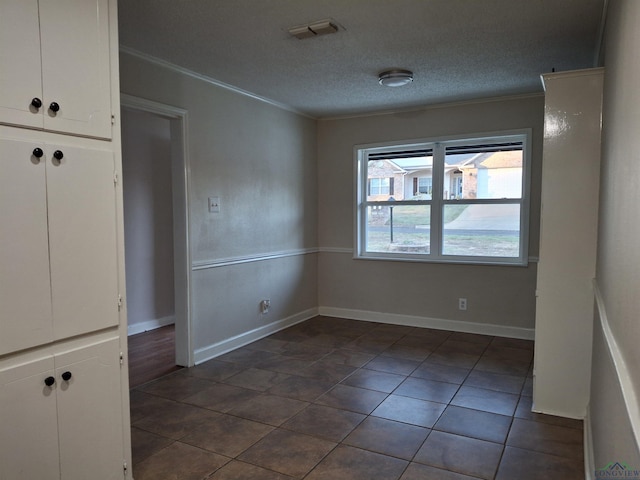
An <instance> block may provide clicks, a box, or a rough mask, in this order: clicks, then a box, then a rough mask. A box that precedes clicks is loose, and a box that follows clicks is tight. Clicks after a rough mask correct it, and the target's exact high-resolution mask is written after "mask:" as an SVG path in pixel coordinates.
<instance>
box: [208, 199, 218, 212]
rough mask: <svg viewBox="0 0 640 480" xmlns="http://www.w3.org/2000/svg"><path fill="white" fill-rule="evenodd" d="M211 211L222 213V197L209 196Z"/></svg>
mask: <svg viewBox="0 0 640 480" xmlns="http://www.w3.org/2000/svg"><path fill="white" fill-rule="evenodd" d="M209 213H220V197H209Z"/></svg>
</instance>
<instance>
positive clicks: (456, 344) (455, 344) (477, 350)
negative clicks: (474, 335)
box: [435, 333, 487, 358]
mask: <svg viewBox="0 0 640 480" xmlns="http://www.w3.org/2000/svg"><path fill="white" fill-rule="evenodd" d="M486 349H487V344H486V343H478V342H466V341H464V340H456V339H455V333H454V334H453V335H452V336H450V337H449V338H448V339H447V340H445V341H444V342H443V343H442V345H440V346H439V347H438V348H437V349H436V351H435V353H466V354H468V355H476V356H477V357H478V358H479V357H480V355H482V354H483V353H484V351H485V350H486Z"/></svg>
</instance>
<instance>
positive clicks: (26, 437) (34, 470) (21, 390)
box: [0, 356, 60, 480]
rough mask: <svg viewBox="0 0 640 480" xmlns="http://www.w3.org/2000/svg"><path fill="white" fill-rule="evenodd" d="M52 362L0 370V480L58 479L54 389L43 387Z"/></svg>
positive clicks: (33, 362)
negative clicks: (0, 426)
mask: <svg viewBox="0 0 640 480" xmlns="http://www.w3.org/2000/svg"><path fill="white" fill-rule="evenodd" d="M53 366H54V362H53V357H51V356H49V357H46V358H43V359H41V360H36V361H32V362H29V363H26V364H23V365H18V366H14V367H11V368H9V369H6V370H0V425H2V428H0V479H2V480H13V479H31V478H33V479H38V480H40V479H44V480H54V479H59V478H60V467H59V459H58V426H57V413H56V389H57V387H58V383H57V382H56V383H54V384H52V385H51V387H48V386H46V385H45V383H44V382H45V379H46V378H47V377H52V376H53V374H54V370H53Z"/></svg>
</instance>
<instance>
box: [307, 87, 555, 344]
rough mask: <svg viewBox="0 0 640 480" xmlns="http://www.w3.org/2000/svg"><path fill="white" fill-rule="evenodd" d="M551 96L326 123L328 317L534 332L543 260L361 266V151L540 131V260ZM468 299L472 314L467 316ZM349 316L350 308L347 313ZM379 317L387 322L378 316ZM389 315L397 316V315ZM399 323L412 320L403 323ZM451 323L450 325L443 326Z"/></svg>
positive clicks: (322, 182)
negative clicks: (357, 152)
mask: <svg viewBox="0 0 640 480" xmlns="http://www.w3.org/2000/svg"><path fill="white" fill-rule="evenodd" d="M543 111H544V98H543V97H542V96H541V95H540V96H530V97H520V98H513V99H503V100H500V101H486V102H470V103H466V104H459V105H455V106H443V107H433V108H427V109H424V110H417V111H412V112H403V113H395V114H385V115H372V116H363V117H354V118H343V119H333V120H320V121H319V122H318V145H319V148H318V151H319V154H318V179H319V239H320V246H321V249H322V252H321V254H320V261H319V275H320V277H319V302H320V306H321V311H322V310H323V309H324V310H325V311H336V312H340V311H346V310H351V311H352V312H351V313H352V314H353V315H354V317H358V316H360V317H369V318H373V317H372V315H371V312H377V313H386V314H391V315H400V316H409V317H412V320H411V323H413V324H423V325H425V326H428V325H433V321H432V320H433V319H436V320H454V321H463V322H472V323H475V324H479V325H480V330H482V328H484V326H486V325H497V326H504V327H507V329H506V330H503V331H504V332H510V333H511V334H517V333H516V332H514V331H512V330H511V331H510V330H509V328H510V327H516V328H522V329H533V327H534V317H535V284H536V264H535V263H529V266H528V267H512V266H511V267H506V266H499V267H498V266H479V265H444V264H429V263H402V262H390V261H371V260H354V259H353V247H354V206H353V203H354V198H355V195H354V189H355V185H356V181H355V179H354V151H353V147H354V145H358V144H367V143H375V142H385V141H397V140H410V139H420V138H434V137H438V136H450V135H458V134H475V133H482V132H495V131H501V130H510V129H520V128H531V129H532V130H533V141H532V143H533V145H532V147H533V148H532V185H531V187H532V189H531V192H532V193H531V217H530V225H531V230H530V235H529V255H530V256H534V257H535V256H537V253H538V237H539V228H538V226H539V222H540V211H539V205H540V175H541V161H542V160H541V158H542V151H541V150H542V134H543ZM458 297H466V298H467V299H468V305H469V307H468V310H467V311H466V312H463V311H460V310H458V301H457V299H458ZM346 313H349V312H346ZM375 318H380V317H378V316H375ZM387 318H389V316H387ZM397 318H398V321H403V319H402V318H401V317H397ZM420 319H424V320H420ZM441 326H442V324H441Z"/></svg>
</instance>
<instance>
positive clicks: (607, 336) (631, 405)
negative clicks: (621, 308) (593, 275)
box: [593, 279, 640, 449]
mask: <svg viewBox="0 0 640 480" xmlns="http://www.w3.org/2000/svg"><path fill="white" fill-rule="evenodd" d="M593 292H594V294H595V299H596V308H597V309H598V316H599V317H600V327H601V328H602V335H603V337H604V340H605V344H606V346H607V351H608V352H609V357H610V359H611V363H612V365H613V368H614V370H615V372H616V377H617V378H616V380H617V381H618V385H620V391H621V393H622V398H623V399H624V404H625V407H626V410H627V416H628V417H629V423H630V424H631V430H632V432H633V437H634V439H635V441H636V448H637V449H638V448H640V405H639V404H638V396H637V395H636V391H635V388H634V385H633V380H632V379H631V375H630V374H629V367H628V366H627V363H626V362H625V359H624V357H623V356H622V354H621V353H620V347H618V342H616V338H615V336H614V335H613V332H612V331H611V326H610V325H609V318H608V317H607V312H606V309H605V305H604V298H602V293H601V292H600V288H599V287H598V282H597V281H596V280H595V279H594V280H593Z"/></svg>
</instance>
